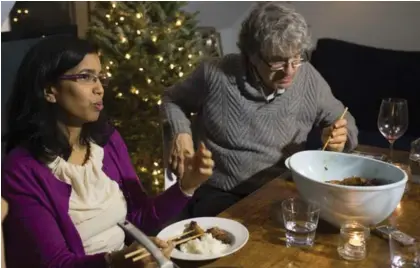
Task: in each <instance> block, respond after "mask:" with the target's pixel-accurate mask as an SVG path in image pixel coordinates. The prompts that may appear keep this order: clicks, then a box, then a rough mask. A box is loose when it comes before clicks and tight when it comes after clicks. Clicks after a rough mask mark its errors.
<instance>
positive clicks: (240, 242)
mask: <svg viewBox="0 0 420 268" xmlns="http://www.w3.org/2000/svg"><path fill="white" fill-rule="evenodd" d="M191 221H195V222H197V224H198V225H199V226H200V227H201V228H203V229H204V230H207V229H209V228H212V227H218V228H220V229H222V230H224V231H226V232H228V233H229V234H230V235H231V237H232V238H233V242H232V244H231V245H230V247H229V248H228V249H227V250H226V251H225V252H223V253H220V254H212V255H204V254H192V253H184V252H182V251H180V250H178V249H177V248H175V249H174V250H173V251H172V253H171V257H172V258H174V259H179V260H188V261H204V260H213V259H218V258H220V257H224V256H227V255H230V254H232V253H234V252H236V251H238V250H239V249H241V248H242V247H243V246H244V245H245V244H246V243H247V242H248V239H249V232H248V230H247V229H246V227H245V226H243V225H242V224H240V223H239V222H237V221H234V220H230V219H225V218H218V217H201V218H192V219H188V220H183V221H180V222H176V223H174V224H172V225H170V226H168V227H166V228H165V229H163V230H162V231H161V232H160V233H159V234H158V235H157V237H158V238H160V239H162V240H168V239H170V238H173V237H175V236H177V235H180V234H182V233H183V231H184V230H185V227H186V226H187V225H188V224H189V223H190V222H191Z"/></svg>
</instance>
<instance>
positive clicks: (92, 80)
mask: <svg viewBox="0 0 420 268" xmlns="http://www.w3.org/2000/svg"><path fill="white" fill-rule="evenodd" d="M59 79H60V80H72V81H76V82H80V83H84V84H89V85H93V84H96V83H97V82H98V81H100V82H101V85H103V86H106V85H107V84H108V82H109V81H108V77H107V76H106V75H105V74H98V75H96V74H92V73H82V74H68V75H62V76H60V77H59Z"/></svg>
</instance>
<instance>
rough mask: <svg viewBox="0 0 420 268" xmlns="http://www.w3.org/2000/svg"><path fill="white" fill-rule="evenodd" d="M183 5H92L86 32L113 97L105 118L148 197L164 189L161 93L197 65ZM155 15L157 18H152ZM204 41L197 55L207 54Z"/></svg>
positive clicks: (196, 46)
mask: <svg viewBox="0 0 420 268" xmlns="http://www.w3.org/2000/svg"><path fill="white" fill-rule="evenodd" d="M186 4H187V3H185V2H178V1H175V2H167V1H162V2H158V1H156V2H154V1H139V2H124V1H121V2H119V1H111V2H106V1H105V2H101V1H98V2H95V9H93V10H92V14H91V16H92V19H91V20H90V22H89V23H90V27H89V30H88V33H87V38H88V39H90V40H91V41H93V42H94V43H95V44H97V45H98V47H99V49H100V50H101V51H102V52H103V53H102V55H101V56H100V58H101V61H102V62H104V63H105V64H104V71H105V73H107V72H109V73H111V72H112V77H111V78H110V82H111V85H112V88H110V89H111V92H114V98H111V99H109V100H108V103H107V106H108V108H109V109H108V113H109V116H110V118H111V120H112V122H114V124H115V126H116V128H117V129H118V130H119V132H120V133H121V135H122V136H123V138H124V139H125V140H126V144H127V148H128V151H129V153H130V156H131V159H132V162H133V165H134V167H135V169H136V172H137V173H138V176H139V177H140V178H142V181H143V182H144V186H145V188H146V190H147V191H148V192H149V193H150V194H152V195H154V194H158V193H159V192H161V191H163V187H162V186H163V184H164V183H163V182H164V176H163V174H164V170H163V169H162V168H161V167H160V165H161V163H162V162H163V159H162V155H163V148H162V141H161V131H162V130H161V124H160V119H161V118H160V114H159V108H158V107H159V106H161V105H162V103H163V101H162V89H163V88H166V87H170V86H172V85H173V84H175V83H177V82H178V81H180V80H181V79H183V78H184V77H186V76H187V72H188V73H189V72H190V71H191V69H192V68H194V67H195V66H196V64H198V62H200V60H201V59H200V57H198V51H199V50H200V48H201V47H202V44H203V39H202V37H201V36H196V35H195V32H197V22H196V21H195V20H194V16H190V14H188V12H186V11H185V10H184V9H183V7H185V6H186ZM146 11H147V12H146ZM160 12H162V16H157V14H159V15H160ZM184 14H185V15H184ZM22 15H24V9H23V8H22V9H21V14H19V15H18V14H17V13H16V14H15V16H12V17H11V19H13V17H16V18H18V19H19V22H20V21H21V20H23V18H21V17H20V16H22ZM191 15H192V14H191ZM207 38H208V37H207ZM205 42H206V39H204V46H205V47H206V50H203V51H204V52H205V53H207V46H206V43H205ZM212 42H213V44H214V43H215V41H214V39H212ZM134 51H135V52H134ZM134 53H135V54H134ZM188 55H191V58H188ZM111 61H113V63H111ZM187 64H188V65H187ZM108 67H109V68H108ZM162 67H163V68H162ZM185 68H187V69H185Z"/></svg>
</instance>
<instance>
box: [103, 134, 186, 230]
mask: <svg viewBox="0 0 420 268" xmlns="http://www.w3.org/2000/svg"><path fill="white" fill-rule="evenodd" d="M111 141H112V145H113V149H114V150H116V151H117V155H118V157H117V158H118V161H119V162H120V163H119V165H120V169H121V172H122V173H123V174H122V184H123V189H122V190H123V192H124V196H125V198H126V200H127V210H128V213H127V220H128V221H130V222H132V223H133V224H134V225H136V226H137V227H138V228H140V229H141V230H143V231H144V232H146V233H147V232H150V231H155V230H156V229H159V228H161V227H162V226H163V225H164V224H165V223H167V222H168V221H169V220H171V219H172V218H174V217H175V216H177V215H178V214H179V213H180V212H181V211H182V210H183V209H184V207H185V206H186V204H187V202H188V201H189V200H190V199H191V197H189V196H187V195H185V194H184V193H183V192H182V191H181V189H180V187H179V184H178V183H175V184H174V185H173V186H171V187H170V188H169V189H167V190H166V191H164V192H163V193H161V194H160V195H158V196H156V197H149V196H147V194H146V192H145V190H144V188H143V185H142V183H141V182H140V180H139V179H138V177H137V174H136V172H135V169H134V167H133V165H132V164H131V160H130V156H129V154H128V150H127V147H126V145H125V143H124V141H123V139H122V137H121V135H120V134H119V133H118V132H117V131H116V130H115V132H114V133H113V135H112V137H111Z"/></svg>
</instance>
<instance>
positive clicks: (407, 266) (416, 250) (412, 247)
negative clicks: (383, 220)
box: [389, 231, 420, 268]
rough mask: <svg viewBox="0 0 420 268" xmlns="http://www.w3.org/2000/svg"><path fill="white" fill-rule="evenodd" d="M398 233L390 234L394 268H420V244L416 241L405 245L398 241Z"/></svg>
mask: <svg viewBox="0 0 420 268" xmlns="http://www.w3.org/2000/svg"><path fill="white" fill-rule="evenodd" d="M398 236H400V234H399V233H398V232H395V231H394V232H391V233H390V234H389V253H390V257H391V267H392V268H418V267H420V244H419V242H418V241H414V242H413V243H412V244H408V245H404V244H402V243H400V242H399V241H398Z"/></svg>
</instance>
